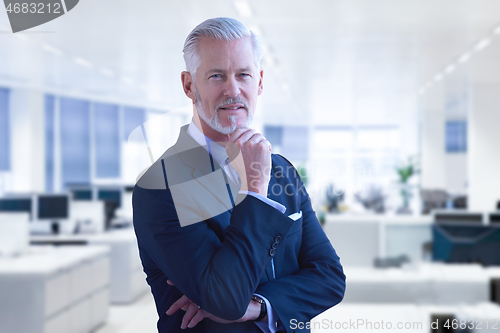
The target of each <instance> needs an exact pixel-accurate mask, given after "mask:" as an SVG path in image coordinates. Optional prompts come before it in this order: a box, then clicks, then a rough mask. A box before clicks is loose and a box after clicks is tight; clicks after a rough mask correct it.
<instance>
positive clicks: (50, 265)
mask: <svg viewBox="0 0 500 333" xmlns="http://www.w3.org/2000/svg"><path fill="white" fill-rule="evenodd" d="M0 295H1V296H0V323H1V324H0V331H1V332H2V333H68V332H71V333H87V332H89V331H91V330H93V329H94V328H96V327H97V326H99V325H101V324H103V323H104V322H105V320H106V318H107V316H108V310H109V249H108V248H107V247H102V246H89V247H73V246H68V247H64V248H55V247H51V246H42V247H40V246H34V247H29V248H28V250H27V251H26V252H25V253H24V254H23V255H21V256H18V257H12V258H2V259H0Z"/></svg>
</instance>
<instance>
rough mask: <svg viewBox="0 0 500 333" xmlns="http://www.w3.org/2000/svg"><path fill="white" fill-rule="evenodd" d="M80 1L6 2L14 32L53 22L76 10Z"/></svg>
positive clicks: (40, 0) (37, 0)
mask: <svg viewBox="0 0 500 333" xmlns="http://www.w3.org/2000/svg"><path fill="white" fill-rule="evenodd" d="M78 1H79V0H4V1H3V2H4V4H5V10H6V11H7V16H8V17H9V21H10V26H11V28H12V32H14V33H16V32H19V31H23V30H26V29H30V28H33V27H36V26H39V25H41V24H44V23H47V22H49V21H52V20H54V19H56V18H58V17H59V16H62V15H64V14H66V13H67V12H69V11H70V10H72V9H73V8H75V6H76V5H77V4H78Z"/></svg>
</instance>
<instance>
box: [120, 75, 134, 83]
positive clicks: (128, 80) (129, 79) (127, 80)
mask: <svg viewBox="0 0 500 333" xmlns="http://www.w3.org/2000/svg"><path fill="white" fill-rule="evenodd" d="M122 81H123V82H124V83H126V84H130V85H132V84H134V80H132V79H131V78H129V77H127V76H122Z"/></svg>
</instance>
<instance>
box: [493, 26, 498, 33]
mask: <svg viewBox="0 0 500 333" xmlns="http://www.w3.org/2000/svg"><path fill="white" fill-rule="evenodd" d="M493 33H494V34H495V35H500V25H499V26H498V27H496V28H495V29H493Z"/></svg>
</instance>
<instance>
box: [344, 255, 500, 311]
mask: <svg viewBox="0 0 500 333" xmlns="http://www.w3.org/2000/svg"><path fill="white" fill-rule="evenodd" d="M344 271H345V274H346V276H347V288H346V293H345V296H344V300H343V302H345V303H415V304H437V305H443V304H477V303H482V302H488V301H489V300H490V280H491V278H492V277H494V276H496V274H498V273H500V272H498V271H490V272H488V271H487V269H486V268H484V267H482V266H479V265H473V264H472V265H451V264H439V263H429V264H420V265H418V266H415V267H407V268H404V269H399V268H390V269H375V268H368V267H344Z"/></svg>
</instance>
